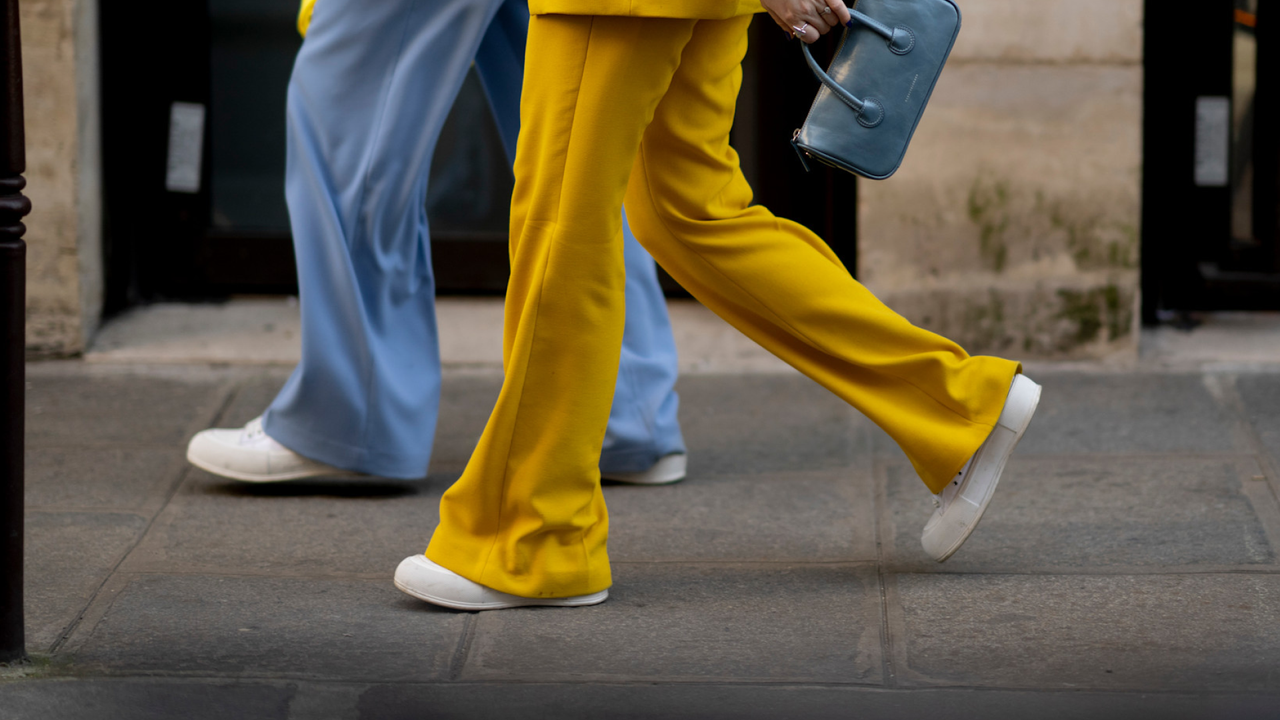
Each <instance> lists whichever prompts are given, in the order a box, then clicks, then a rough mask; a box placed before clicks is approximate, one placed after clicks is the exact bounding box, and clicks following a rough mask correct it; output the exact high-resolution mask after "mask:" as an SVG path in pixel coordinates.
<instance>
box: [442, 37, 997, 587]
mask: <svg viewBox="0 0 1280 720" xmlns="http://www.w3.org/2000/svg"><path fill="white" fill-rule="evenodd" d="M749 22H750V17H737V18H730V19H727V20H680V19H662V18H632V17H613V16H594V17H591V16H577V15H541V16H536V17H534V18H533V20H532V22H531V23H530V26H529V41H528V47H527V57H526V60H525V79H524V91H523V93H524V94H523V98H522V107H521V124H522V125H521V128H522V129H521V134H520V140H519V145H518V151H517V155H516V163H515V173H516V185H515V192H514V195H513V197H512V202H511V259H512V271H511V280H510V284H509V286H508V288H507V301H506V318H505V322H506V329H505V333H504V346H503V351H504V369H505V373H506V378H505V382H504V383H503V387H502V392H501V394H500V396H499V398H498V402H497V406H496V407H495V408H494V410H493V414H492V416H491V417H490V418H489V422H488V424H487V426H486V427H485V430H484V433H483V435H482V436H481V438H480V442H479V445H478V446H477V447H476V450H475V453H474V454H473V455H472V457H471V461H470V463H469V464H468V466H467V468H466V471H465V472H464V473H463V475H462V477H461V478H460V479H459V480H458V481H457V483H455V484H454V485H453V487H451V488H450V489H449V490H448V491H447V492H446V493H445V495H444V498H443V500H442V501H441V507H440V525H439V527H438V528H437V529H436V532H435V535H434V536H433V537H432V539H431V544H430V546H429V547H428V548H427V556H428V557H429V558H430V559H431V560H433V561H435V562H436V563H438V564H440V565H442V566H444V567H446V568H449V569H450V570H453V571H454V572H456V573H458V574H460V575H462V576H463V577H466V578H468V579H470V580H473V581H475V582H478V583H481V584H482V585H486V586H488V587H491V588H494V589H496V590H500V591H503V592H508V593H513V594H516V595H522V596H525V597H564V596H571V595H582V594H586V593H592V592H597V591H599V590H603V589H605V588H607V587H609V585H610V584H611V579H610V572H609V559H608V554H607V551H606V542H607V538H608V527H609V523H608V515H607V512H606V510H605V503H604V497H603V495H602V493H601V491H600V471H599V467H598V459H599V456H600V448H601V444H602V442H603V439H604V433H605V426H606V424H607V422H608V418H609V407H610V403H611V400H612V394H613V388H614V384H615V374H616V372H617V368H618V359H619V353H620V346H621V342H622V330H623V323H624V307H623V297H624V295H623V290H624V288H623V283H624V280H625V277H624V270H623V255H622V229H621V222H620V213H619V209H620V208H621V206H622V204H623V201H624V199H625V201H626V207H627V213H628V217H629V219H630V221H631V225H632V228H633V229H634V231H635V234H636V236H637V238H639V240H640V242H641V243H642V244H643V245H644V246H645V248H646V249H647V250H648V251H649V252H650V253H651V254H652V255H653V256H654V258H656V259H657V260H658V262H659V263H661V264H662V266H663V267H664V268H665V269H666V270H667V271H668V272H669V273H671V275H672V276H673V277H675V278H676V280H678V281H679V282H680V283H681V284H682V285H683V286H684V287H685V288H687V289H688V290H689V291H690V292H692V293H693V294H694V295H695V296H696V297H697V298H698V299H699V300H700V301H702V303H703V304H705V305H706V306H707V307H709V308H711V309H712V310H713V311H715V312H716V313H717V314H718V315H720V317H722V318H724V319H725V320H727V321H728V322H729V323H731V324H732V325H733V326H734V327H736V328H737V329H739V330H741V331H742V332H743V333H745V334H746V335H747V336H749V337H750V338H751V339H752V340H755V341H756V342H758V343H759V344H760V345H762V346H764V347H765V348H766V349H768V350H769V351H771V352H773V353H774V354H775V355H777V356H778V357H780V358H782V359H783V360H785V361H787V362H788V363H790V364H791V365H793V366H795V367H796V368H798V369H799V370H800V371H802V372H804V373H805V374H806V375H808V376H809V377H811V378H813V379H814V380H815V381H817V382H818V383H820V384H822V385H823V386H824V387H826V388H827V389H829V390H831V391H832V392H833V393H835V394H836V395H838V396H840V397H841V398H843V399H844V400H846V401H847V402H849V403H850V404H851V405H853V406H854V407H856V408H857V409H858V410H860V411H861V412H862V413H864V414H865V415H866V416H867V417H869V418H871V419H872V420H873V421H875V422H876V423H877V424H878V425H879V426H880V427H882V428H884V430H885V431H886V432H887V433H888V434H889V435H890V436H892V437H893V439H894V440H896V441H897V442H898V444H899V445H900V446H901V447H902V449H903V450H904V451H905V453H906V454H907V456H908V457H909V458H910V459H911V462H912V464H913V465H914V466H915V469H916V471H917V472H918V473H919V475H920V477H921V478H922V479H923V480H924V482H925V484H926V485H927V486H928V487H929V489H930V490H932V491H933V492H939V491H940V490H941V489H942V488H943V487H944V486H945V485H946V484H947V482H949V481H950V480H951V478H952V477H954V475H955V474H956V473H957V472H959V470H960V468H961V466H962V465H963V464H964V463H965V462H966V461H967V460H968V458H969V457H970V456H971V455H972V454H973V453H974V452H975V451H976V450H977V448H978V446H979V445H981V444H982V442H983V440H985V439H986V437H987V435H988V434H989V433H990V431H991V429H992V427H993V425H994V423H995V422H996V420H997V418H998V417H999V414H1000V411H1001V409H1002V406H1003V404H1004V399H1005V396H1006V395H1007V393H1008V390H1009V385H1010V383H1011V382H1012V380H1013V376H1014V375H1015V374H1016V373H1017V372H1019V371H1020V367H1019V365H1018V364H1017V363H1015V362H1012V361H1009V360H1002V359H1000V358H994V357H970V356H969V355H968V354H967V353H965V351H964V350H963V349H961V348H960V347H959V346H957V345H956V344H955V343H953V342H951V341H949V340H947V339H946V338H943V337H940V336H938V335H936V334H934V333H931V332H928V331H926V330H922V329H920V328H917V327H915V326H913V325H912V324H911V323H909V322H907V321H906V320H905V319H903V318H902V317H901V316H899V315H898V314H897V313H895V312H893V311H892V310H890V309H889V308H887V307H885V305H884V304H883V303H881V302H880V301H879V300H877V299H876V298H875V296H873V295H872V294H871V293H870V292H868V291H867V290H866V289H865V288H863V287H862V285H860V284H859V283H858V282H856V281H855V280H854V279H853V278H852V277H851V276H850V274H849V272H848V270H846V269H845V268H844V266H843V265H842V264H841V263H840V261H839V260H838V259H837V258H836V256H835V254H834V253H832V252H831V250H830V248H828V247H827V246H826V245H825V244H824V243H823V242H822V240H821V239H819V238H818V237H817V236H815V235H814V234H813V233H812V232H810V231H809V230H807V229H805V228H804V227H802V226H800V225H798V224H796V223H793V222H790V221H788V220H784V219H781V218H777V217H775V216H774V215H773V214H772V213H770V212H769V211H768V210H767V209H765V208H763V207H759V206H751V204H750V203H751V188H750V187H748V185H747V182H746V180H745V179H744V178H743V176H742V173H741V171H740V170H739V168H738V158H737V154H736V153H735V152H734V151H733V149H732V148H731V147H729V129H730V127H731V126H732V124H733V112H734V102H735V99H736V97H737V93H738V89H739V86H740V84H741V80H742V72H741V62H742V58H743V55H744V54H745V52H746V46H747V25H748V23H749ZM782 141H783V140H780V142H782ZM814 201H815V202H819V201H820V200H818V199H815V200H814ZM849 212H853V208H852V207H850V209H849Z"/></svg>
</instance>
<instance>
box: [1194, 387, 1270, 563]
mask: <svg viewBox="0 0 1280 720" xmlns="http://www.w3.org/2000/svg"><path fill="white" fill-rule="evenodd" d="M1238 380H1239V376H1238V375H1235V374H1230V375H1217V376H1206V378H1205V384H1206V386H1207V387H1208V388H1209V390H1210V393H1211V394H1213V395H1214V398H1215V399H1218V400H1220V401H1221V402H1222V403H1223V405H1225V406H1226V409H1227V410H1228V411H1230V412H1231V414H1232V416H1233V418H1232V419H1233V420H1234V424H1235V425H1236V427H1237V431H1238V432H1241V433H1242V434H1243V435H1244V436H1245V439H1246V441H1247V442H1248V444H1249V446H1250V449H1251V450H1252V451H1253V458H1254V460H1255V461H1256V462H1257V463H1258V468H1259V469H1260V470H1261V471H1262V474H1263V476H1264V477H1265V478H1266V479H1267V485H1268V486H1269V488H1270V490H1271V499H1272V501H1273V504H1272V508H1273V509H1275V508H1277V507H1280V463H1278V462H1277V461H1276V458H1275V457H1274V456H1273V455H1272V454H1271V451H1270V450H1269V449H1268V448H1267V446H1266V444H1265V443H1263V442H1262V436H1261V435H1259V434H1258V429H1257V427H1255V426H1254V424H1253V421H1251V420H1250V419H1249V409H1248V408H1247V407H1246V406H1245V404H1244V398H1243V397H1241V395H1240V387H1239V384H1238ZM1255 510H1256V509H1255ZM1270 519H1272V520H1274V518H1270ZM1259 520H1261V521H1263V522H1264V525H1263V527H1264V529H1265V530H1266V531H1267V535H1268V539H1269V540H1271V543H1272V547H1273V549H1276V550H1280V536H1273V533H1276V532H1278V531H1277V529H1276V528H1273V527H1272V525H1273V524H1274V523H1268V522H1266V521H1265V519H1264V518H1261V517H1259Z"/></svg>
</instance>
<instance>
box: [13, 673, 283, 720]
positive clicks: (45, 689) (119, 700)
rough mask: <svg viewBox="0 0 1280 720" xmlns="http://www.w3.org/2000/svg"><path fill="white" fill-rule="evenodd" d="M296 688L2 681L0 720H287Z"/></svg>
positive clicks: (219, 683) (228, 683)
mask: <svg viewBox="0 0 1280 720" xmlns="http://www.w3.org/2000/svg"><path fill="white" fill-rule="evenodd" d="M296 692H297V689H296V687H293V686H289V685H285V684H283V683H280V684H275V685H269V684H265V683H237V682H232V681H227V680H222V681H204V682H182V683H177V682H167V681H164V680H39V681H28V682H24V683H8V684H3V683H0V720H33V719H34V718H46V719H48V720H54V719H56V720H177V719H178V718H181V719H182V720H227V718H235V719H236V720H285V718H287V717H288V715H289V704H290V700H292V698H293V696H294V695H295V694H296Z"/></svg>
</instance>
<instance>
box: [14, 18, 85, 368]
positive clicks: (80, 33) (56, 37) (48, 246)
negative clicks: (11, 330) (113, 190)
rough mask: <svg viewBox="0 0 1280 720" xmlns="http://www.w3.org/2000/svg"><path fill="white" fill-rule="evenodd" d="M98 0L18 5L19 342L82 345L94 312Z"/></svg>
mask: <svg viewBox="0 0 1280 720" xmlns="http://www.w3.org/2000/svg"><path fill="white" fill-rule="evenodd" d="M97 7H98V4H97V0H26V2H23V3H22V4H21V6H20V11H21V17H20V22H21V24H22V51H23V53H22V54H23V76H24V77H23V81H24V85H25V87H26V97H25V105H26V107H25V110H26V119H27V122H26V133H27V172H26V178H27V189H26V191H25V192H26V194H27V196H28V197H30V198H31V203H32V207H33V211H32V214H31V215H30V217H29V218H28V219H27V221H26V224H27V228H28V232H27V236H26V239H27V241H28V248H29V250H28V259H27V347H28V349H29V350H30V351H31V352H32V353H34V354H37V355H67V354H72V353H77V352H80V351H82V350H84V349H85V347H87V346H88V343H89V340H90V339H91V338H92V336H93V333H94V331H95V330H96V329H97V326H98V320H99V317H100V315H101V312H102V289H103V276H102V180H101V158H100V153H101V141H100V138H99V126H100V121H99V118H98V93H99V88H98V21H97Z"/></svg>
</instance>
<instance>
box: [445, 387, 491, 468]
mask: <svg viewBox="0 0 1280 720" xmlns="http://www.w3.org/2000/svg"><path fill="white" fill-rule="evenodd" d="M501 390H502V377H501V376H470V375H459V374H455V373H446V374H445V377H444V381H443V382H442V383H441V385H440V419H439V421H438V422H437V423H436V441H435V446H434V448H433V449H432V451H431V474H433V475H437V474H440V475H454V476H455V477H456V476H458V475H461V474H462V471H463V469H464V468H466V466H467V461H468V460H470V459H471V451H472V450H474V449H475V447H476V443H477V442H479V441H480V433H482V432H483V431H484V425H485V423H486V422H488V421H489V414H490V413H491V412H493V406H494V404H495V403H497V401H498V392H499V391H501Z"/></svg>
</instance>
